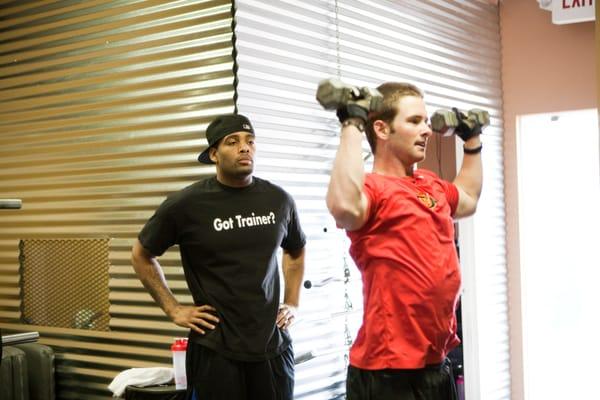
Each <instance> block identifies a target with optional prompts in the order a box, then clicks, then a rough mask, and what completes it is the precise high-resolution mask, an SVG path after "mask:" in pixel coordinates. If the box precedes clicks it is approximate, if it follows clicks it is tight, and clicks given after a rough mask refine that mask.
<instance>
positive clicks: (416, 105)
mask: <svg viewBox="0 0 600 400" xmlns="http://www.w3.org/2000/svg"><path fill="white" fill-rule="evenodd" d="M378 90H379V91H380V92H381V94H382V95H383V98H384V100H383V109H382V110H381V111H379V112H377V113H372V114H371V115H368V112H367V110H366V109H365V108H364V107H361V105H360V102H359V103H351V104H349V105H347V106H344V107H342V108H340V109H338V112H337V115H338V117H339V119H340V122H342V129H341V138H340V146H339V148H338V151H337V155H336V159H335V162H334V166H333V169H332V172H331V181H330V183H329V188H328V192H327V207H328V208H329V211H330V212H331V214H332V215H333V217H334V218H335V220H336V223H337V224H338V226H339V227H341V228H343V229H345V230H346V231H347V234H348V236H349V237H350V239H351V245H350V254H351V255H352V257H353V259H354V261H355V263H356V265H357V267H358V269H359V270H360V272H361V275H362V279H363V296H364V315H363V324H362V326H361V328H360V330H359V332H358V336H357V338H356V340H355V342H354V344H353V346H352V348H351V350H350V365H349V367H348V377H347V381H346V389H347V399H348V400H359V399H360V400H367V399H373V400H375V399H377V400H387V399H403V400H405V399H415V400H416V399H420V400H451V399H452V400H454V399H456V397H457V395H456V389H455V385H454V381H453V378H452V373H451V370H450V365H449V361H447V358H446V355H447V354H448V352H449V351H450V350H451V349H452V348H453V347H455V346H456V345H457V344H458V343H459V340H458V337H457V336H456V329H457V323H456V317H455V311H456V304H457V300H458V294H459V290H460V285H461V282H460V270H459V265H458V256H457V253H456V248H455V246H454V225H453V219H456V218H461V217H466V216H469V215H472V214H473V213H474V212H475V209H476V207H477V202H478V200H479V196H480V193H481V186H482V166H481V156H480V152H481V142H480V139H479V134H480V133H481V126H479V125H477V124H475V126H474V127H473V124H466V123H464V122H465V118H466V117H465V116H464V115H463V114H461V113H460V112H459V111H458V110H456V113H457V117H458V118H459V121H461V124H460V125H459V127H458V128H457V129H456V133H457V135H458V136H460V137H461V138H462V139H463V140H464V141H465V143H464V152H465V155H464V158H463V163H462V166H461V169H460V171H459V173H458V175H457V177H456V179H455V180H454V181H453V182H452V183H451V182H446V181H444V180H442V179H440V178H439V177H438V176H436V175H435V174H434V173H432V172H430V171H426V170H420V169H416V168H415V166H416V164H417V163H418V162H421V161H423V160H424V159H425V151H426V148H427V141H428V140H429V138H430V137H431V135H432V131H431V127H430V125H429V119H428V116H427V111H426V108H425V102H424V100H423V94H422V92H421V91H420V90H419V89H418V88H417V87H415V86H413V85H411V84H406V83H385V84H383V85H381V86H380V87H378ZM365 129H366V134H367V139H368V140H369V144H370V146H371V150H372V152H373V155H374V163H373V171H372V173H368V174H365V173H364V162H363V158H362V151H361V141H362V133H363V131H364V130H365Z"/></svg>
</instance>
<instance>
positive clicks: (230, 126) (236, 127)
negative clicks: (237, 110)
mask: <svg viewBox="0 0 600 400" xmlns="http://www.w3.org/2000/svg"><path fill="white" fill-rule="evenodd" d="M240 131H244V132H250V133H251V134H253V135H254V128H253V127H252V124H251V123H250V120H249V119H248V118H247V117H245V116H243V115H241V114H225V115H220V116H218V117H217V118H215V119H214V120H213V121H212V122H211V123H210V124H209V125H208V128H206V140H208V147H207V148H206V149H205V150H204V151H203V152H202V153H200V155H199V156H198V161H200V162H201V163H204V164H214V162H212V160H211V159H210V156H209V152H210V148H211V147H213V146H214V145H215V144H217V143H218V142H219V140H221V139H223V138H224V137H225V136H227V135H229V134H231V133H234V132H240Z"/></svg>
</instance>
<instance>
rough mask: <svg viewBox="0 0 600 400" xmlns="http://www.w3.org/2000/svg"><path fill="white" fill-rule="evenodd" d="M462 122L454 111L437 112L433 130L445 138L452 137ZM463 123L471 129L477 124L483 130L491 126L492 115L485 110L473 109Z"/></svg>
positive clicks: (432, 122) (433, 116)
mask: <svg viewBox="0 0 600 400" xmlns="http://www.w3.org/2000/svg"><path fill="white" fill-rule="evenodd" d="M460 122H461V121H459V120H458V117H457V115H456V113H455V112H454V111H452V110H445V109H442V110H437V111H436V112H434V113H433V115H432V116H431V130H432V131H434V132H436V133H439V134H440V135H443V136H451V135H452V134H453V133H454V129H456V127H458V125H459V123H460ZM462 122H464V123H466V124H467V125H468V126H469V128H471V129H472V128H473V127H474V126H475V124H478V125H479V126H481V127H482V128H483V127H486V126H488V125H489V124H490V114H489V113H488V112H487V111H485V110H481V109H479V108H473V109H471V110H469V111H468V112H467V118H466V119H463V120H462Z"/></svg>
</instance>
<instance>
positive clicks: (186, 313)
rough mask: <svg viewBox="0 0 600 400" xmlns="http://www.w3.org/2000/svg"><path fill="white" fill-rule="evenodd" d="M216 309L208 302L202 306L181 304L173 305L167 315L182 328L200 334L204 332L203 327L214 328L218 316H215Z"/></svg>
mask: <svg viewBox="0 0 600 400" xmlns="http://www.w3.org/2000/svg"><path fill="white" fill-rule="evenodd" d="M216 311H217V310H216V309H215V308H214V307H212V306H209V305H208V304H205V305H202V306H182V305H179V306H177V307H175V309H174V310H173V312H172V313H170V315H169V317H171V320H172V321H173V322H174V323H175V324H176V325H179V326H181V327H184V328H189V329H192V330H194V331H196V332H198V333H200V334H202V335H204V334H205V333H206V331H205V330H204V329H211V330H212V329H215V327H216V325H215V324H217V323H218V322H219V318H217V317H216V316H215V312H216Z"/></svg>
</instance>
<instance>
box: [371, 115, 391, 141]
mask: <svg viewBox="0 0 600 400" xmlns="http://www.w3.org/2000/svg"><path fill="white" fill-rule="evenodd" d="M373 132H375V135H376V136H377V137H378V138H379V139H383V140H387V139H388V136H389V135H390V126H389V125H388V124H387V122H385V121H383V120H381V119H377V120H375V121H374V122H373Z"/></svg>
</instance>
